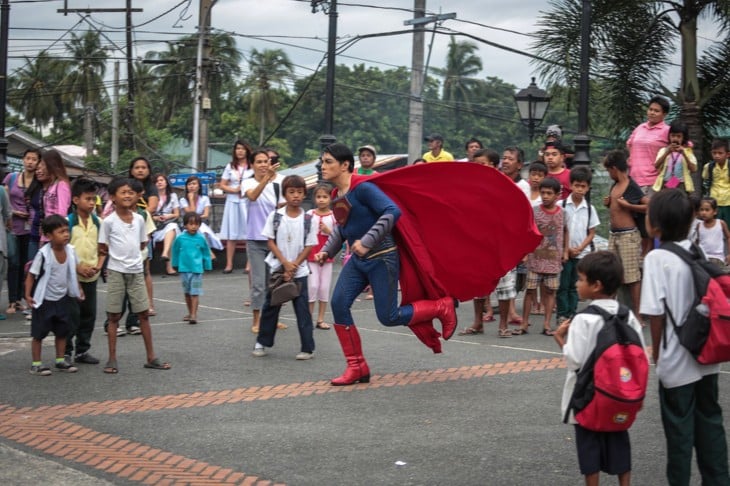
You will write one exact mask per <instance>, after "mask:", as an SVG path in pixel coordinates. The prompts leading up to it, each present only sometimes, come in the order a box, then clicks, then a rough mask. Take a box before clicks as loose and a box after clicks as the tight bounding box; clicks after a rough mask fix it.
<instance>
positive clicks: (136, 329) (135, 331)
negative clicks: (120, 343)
mask: <svg viewBox="0 0 730 486" xmlns="http://www.w3.org/2000/svg"><path fill="white" fill-rule="evenodd" d="M127 332H129V334H131V335H133V336H136V335H138V334H142V329H140V328H139V327H138V326H129V329H128V331H127ZM117 335H119V333H117Z"/></svg>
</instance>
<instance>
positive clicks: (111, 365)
mask: <svg viewBox="0 0 730 486" xmlns="http://www.w3.org/2000/svg"><path fill="white" fill-rule="evenodd" d="M104 373H106V374H108V375H116V374H117V373H119V368H118V367H117V360H116V359H110V360H109V361H107V362H106V364H105V365H104Z"/></svg>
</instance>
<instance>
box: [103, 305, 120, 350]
mask: <svg viewBox="0 0 730 486" xmlns="http://www.w3.org/2000/svg"><path fill="white" fill-rule="evenodd" d="M121 317H122V314H111V313H107V318H108V319H109V324H107V328H106V331H107V336H106V341H107V344H108V345H109V361H112V360H116V359H117V327H119V319H120V318H121Z"/></svg>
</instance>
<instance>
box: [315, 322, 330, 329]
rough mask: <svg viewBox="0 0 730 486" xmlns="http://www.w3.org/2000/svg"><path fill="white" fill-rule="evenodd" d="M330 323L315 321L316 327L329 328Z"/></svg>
mask: <svg viewBox="0 0 730 486" xmlns="http://www.w3.org/2000/svg"><path fill="white" fill-rule="evenodd" d="M329 328H330V325H329V324H327V323H326V322H324V321H317V329H329Z"/></svg>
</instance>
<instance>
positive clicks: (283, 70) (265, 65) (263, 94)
mask: <svg viewBox="0 0 730 486" xmlns="http://www.w3.org/2000/svg"><path fill="white" fill-rule="evenodd" d="M248 64H249V69H250V70H251V72H250V73H249V75H248V79H247V82H248V85H249V87H250V89H251V93H250V110H249V116H250V117H251V119H252V120H253V119H254V117H255V115H258V118H259V145H261V144H263V143H264V134H265V132H266V130H265V128H266V122H269V123H273V122H274V121H275V111H276V110H275V109H276V104H277V95H276V92H275V91H273V90H272V89H271V88H272V86H279V87H280V88H282V89H284V82H285V81H286V80H287V79H290V78H291V77H292V75H293V73H294V66H293V65H292V63H291V61H290V60H289V56H287V55H286V53H285V52H284V51H283V50H281V49H265V50H263V51H258V50H256V49H253V50H252V51H251V58H250V59H249V63H248Z"/></svg>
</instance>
